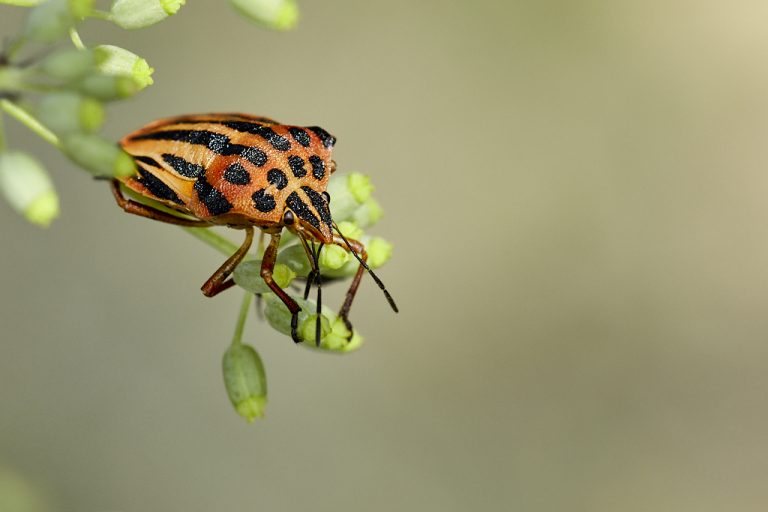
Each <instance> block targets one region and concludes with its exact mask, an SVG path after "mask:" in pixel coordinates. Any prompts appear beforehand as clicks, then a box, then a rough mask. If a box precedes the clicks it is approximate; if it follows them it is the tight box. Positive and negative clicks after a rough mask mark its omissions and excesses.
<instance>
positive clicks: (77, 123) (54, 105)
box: [37, 92, 104, 135]
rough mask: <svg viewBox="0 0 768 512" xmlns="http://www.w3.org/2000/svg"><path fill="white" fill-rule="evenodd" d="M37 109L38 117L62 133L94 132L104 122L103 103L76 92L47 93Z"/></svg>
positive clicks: (46, 124) (55, 130)
mask: <svg viewBox="0 0 768 512" xmlns="http://www.w3.org/2000/svg"><path fill="white" fill-rule="evenodd" d="M37 110H38V119H39V120H40V121H41V122H42V123H43V124H44V125H45V126H47V127H48V128H50V129H51V130H53V131H54V132H56V133H58V134H60V135H64V134H68V133H71V132H87V133H92V132H95V131H96V130H98V129H99V128H100V127H101V125H102V123H103V122H104V107H102V106H101V103H99V102H98V101H96V100H94V99H93V98H86V97H83V96H80V95H79V94H76V93H74V92H54V93H51V94H46V95H45V96H43V97H42V98H41V99H40V103H38V106H37Z"/></svg>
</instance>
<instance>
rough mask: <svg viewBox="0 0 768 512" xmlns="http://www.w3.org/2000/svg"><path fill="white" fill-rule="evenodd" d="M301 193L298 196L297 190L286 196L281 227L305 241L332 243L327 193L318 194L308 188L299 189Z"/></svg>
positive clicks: (329, 199) (331, 222)
mask: <svg viewBox="0 0 768 512" xmlns="http://www.w3.org/2000/svg"><path fill="white" fill-rule="evenodd" d="M301 192H303V193H302V194H301V195H299V193H298V190H297V191H295V192H292V193H291V194H290V195H289V196H288V198H287V200H286V202H285V205H286V206H285V211H284V212H283V225H284V226H285V227H287V228H288V229H289V230H290V231H292V232H294V233H295V234H296V235H298V236H300V237H303V238H304V239H306V240H313V241H316V242H320V243H323V244H331V243H333V231H332V229H331V226H332V224H333V220H332V219H331V210H330V207H329V203H330V201H331V197H330V195H329V194H328V192H325V191H323V192H322V193H320V192H317V191H315V190H313V189H311V188H309V187H301ZM305 198H306V199H308V201H306V200H305Z"/></svg>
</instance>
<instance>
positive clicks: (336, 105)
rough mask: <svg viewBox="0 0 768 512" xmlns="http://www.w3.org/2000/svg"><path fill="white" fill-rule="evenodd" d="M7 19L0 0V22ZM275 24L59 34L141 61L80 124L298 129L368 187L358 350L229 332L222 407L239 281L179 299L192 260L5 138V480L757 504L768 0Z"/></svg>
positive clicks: (180, 501) (435, 499)
mask: <svg viewBox="0 0 768 512" xmlns="http://www.w3.org/2000/svg"><path fill="white" fill-rule="evenodd" d="M22 14H23V10H22V9H17V8H10V7H0V34H2V35H10V34H13V33H15V27H17V25H18V23H19V22H20V20H21V17H22ZM302 16H303V18H302V22H301V25H300V27H299V28H298V29H297V30H295V31H293V32H289V33H280V34H278V33H272V32H268V31H265V30H261V29H259V28H256V27H253V26H251V25H249V24H248V23H246V22H245V21H243V20H241V19H240V18H238V17H237V15H236V14H234V13H233V12H232V11H231V10H230V9H228V8H227V7H226V5H225V4H224V2H222V1H218V0H217V1H207V2H189V4H188V5H187V6H186V7H184V8H183V9H182V10H181V11H180V12H179V14H178V15H177V16H175V17H173V18H171V19H169V20H167V21H166V22H164V23H162V24H160V25H157V26H155V27H153V28H150V29H146V30H143V31H139V32H124V31H121V30H119V29H117V28H115V27H112V26H110V25H108V24H106V23H103V24H102V23H99V22H91V23H87V24H86V25H85V26H84V28H83V31H82V34H83V37H84V39H85V41H86V43H89V44H96V43H100V42H109V43H113V44H119V45H121V46H124V47H127V48H130V49H132V50H133V51H135V52H136V53H138V54H140V55H142V56H143V57H146V58H147V59H148V60H149V61H150V64H151V65H153V66H154V67H155V68H156V69H157V71H156V73H155V85H154V86H152V87H151V88H149V89H147V90H146V91H145V92H143V93H142V94H140V95H139V96H138V97H136V98H135V99H133V100H130V101H129V102H126V103H124V104H121V105H119V106H117V107H115V108H113V109H112V110H111V114H110V121H109V126H108V130H107V131H108V133H109V134H110V135H112V136H114V137H115V138H116V139H117V138H118V137H119V136H121V135H122V134H124V133H127V132H128V131H131V130H133V129H135V128H137V127H139V126H141V125H143V124H145V123H146V122H148V121H150V120H152V119H155V118H157V117H161V116H166V115H173V114H179V113H192V112H205V111H238V110H239V111H245V112H251V113H255V114H261V115H267V116H272V117H275V118H277V119H280V120H284V121H286V122H291V123H296V124H320V125H322V126H323V127H326V128H327V129H329V130H330V131H332V132H333V133H334V134H335V135H336V136H337V137H338V139H339V143H338V145H337V147H336V151H335V157H336V160H337V162H338V163H339V168H340V169H341V170H342V171H351V170H355V171H362V172H365V173H368V174H370V175H371V176H372V177H373V180H374V183H375V185H376V186H377V191H376V197H377V198H378V199H379V200H380V202H381V203H382V204H383V205H384V207H385V211H386V218H385V219H384V220H383V221H382V222H381V223H380V224H379V225H378V226H377V227H376V228H375V229H374V232H375V233H376V234H378V235H381V236H385V237H387V238H388V239H390V240H392V241H393V242H394V243H395V245H396V248H395V255H394V258H393V260H392V261H391V262H390V263H389V264H388V265H387V266H386V267H384V268H383V269H382V270H381V272H380V275H381V276H382V278H383V279H384V280H385V282H386V283H387V285H388V287H389V288H390V289H391V290H392V292H393V294H394V295H395V297H396V298H397V300H398V302H399V305H400V306H401V310H402V312H401V313H400V314H399V315H394V314H393V313H391V311H389V309H388V307H387V305H386V302H385V301H384V299H383V298H382V297H381V296H380V293H379V292H378V290H376V289H375V287H374V286H373V285H372V283H371V281H370V280H366V282H365V284H364V286H363V290H362V292H361V295H360V297H359V301H358V302H357V303H356V306H355V308H354V320H355V322H356V325H357V327H358V328H360V329H361V331H362V332H363V334H364V335H365V336H366V345H365V346H364V347H363V348H362V349H361V350H360V351H358V352H356V353H354V354H351V355H348V356H341V357H340V356H333V355H325V354H318V353H315V352H313V351H309V350H305V349H301V348H296V347H295V346H293V343H291V342H290V341H289V340H288V339H287V338H285V337H281V336H279V335H278V334H276V333H275V332H274V331H272V330H271V329H269V328H267V327H266V326H265V325H263V324H259V323H258V322H257V321H255V320H252V321H251V323H250V325H249V326H248V329H247V336H246V339H247V341H248V342H250V343H253V344H254V345H255V346H256V347H257V348H258V350H259V351H260V352H261V354H262V357H263V359H264V361H265V364H266V365H267V371H268V377H269V384H270V404H269V409H268V417H267V418H266V419H265V420H264V421H260V422H257V423H255V424H246V423H245V422H244V421H242V420H241V419H240V418H239V417H238V416H236V415H235V413H234V412H233V411H232V410H231V406H230V404H229V402H228V400H227V398H226V395H225V393H224V389H223V384H222V382H221V375H220V358H221V355H222V353H223V351H224V349H225V348H226V346H227V344H228V342H229V339H230V336H231V333H232V329H233V325H234V321H235V317H236V315H237V309H238V304H239V300H240V294H238V293H230V294H224V295H222V296H220V297H218V298H216V299H215V300H210V299H206V298H204V297H203V296H202V295H201V294H200V293H199V291H198V287H199V286H200V284H201V283H202V281H203V280H204V279H205V278H207V277H208V275H209V273H210V272H211V271H212V270H213V269H214V268H215V267H216V266H218V264H219V263H220V262H221V256H220V255H219V254H218V253H216V252H214V251H213V250H211V249H209V248H208V247H206V246H204V245H202V244H200V243H199V242H198V241H196V240H194V239H192V238H191V237H189V236H188V235H187V234H185V233H184V232H182V231H181V230H179V229H176V228H174V227H170V226H165V225H161V224H157V223H152V222H149V221H145V220H143V219H138V218H134V217H131V216H128V215H126V214H124V213H122V212H121V211H120V210H119V209H118V208H117V207H116V206H115V204H114V203H113V201H112V199H111V197H110V195H109V193H108V191H107V188H106V186H105V185H104V184H103V183H99V182H95V181H93V180H90V179H88V177H87V175H86V174H85V173H83V172H81V171H78V170H77V169H75V168H74V166H73V165H72V164H70V163H69V162H67V161H65V159H64V158H63V157H61V156H60V155H59V154H57V153H55V152H54V151H52V150H50V149H49V148H48V147H46V145H45V144H44V143H43V142H41V141H39V140H37V139H36V138H34V137H33V136H31V135H29V134H28V133H26V132H25V131H24V129H22V128H15V127H14V128H12V130H11V133H10V137H11V142H12V143H13V144H14V145H15V146H16V147H17V148H23V149H27V150H32V151H34V152H35V153H36V154H37V155H39V156H40V157H41V158H43V159H44V161H45V163H46V165H47V166H48V167H49V168H50V169H51V170H53V171H54V178H55V181H56V184H57V186H58V188H59V191H60V193H61V197H62V203H63V204H62V206H63V215H62V217H61V218H60V219H59V220H58V221H56V223H55V224H54V225H53V226H52V227H51V228H50V229H48V230H41V229H38V228H36V227H32V226H30V225H28V224H27V223H26V222H25V221H24V220H23V219H21V218H19V217H18V216H17V215H16V214H15V213H13V212H12V211H11V209H10V208H9V207H8V206H7V205H5V204H0V262H1V263H2V264H0V285H1V286H0V326H2V329H0V333H1V334H0V338H1V340H2V342H1V343H0V466H3V467H4V468H5V469H4V470H3V471H4V473H3V474H5V475H6V476H5V477H4V478H5V479H4V482H5V485H6V488H11V487H13V485H14V484H12V483H9V482H11V481H12V480H13V481H18V480H19V479H21V480H23V481H24V482H26V484H25V485H28V486H29V487H30V488H32V489H37V490H39V492H41V493H42V497H41V499H42V500H44V502H46V503H47V504H48V507H49V508H45V506H43V509H45V510H63V511H127V512H130V511H146V510H168V511H177V510H178V511H182V510H183V511H201V512H202V511H210V510H249V509H257V508H258V509H260V510H297V511H298V510H312V511H313V512H324V511H335V512H338V511H343V510H353V509H354V510H367V511H385V510H386V511H389V510H420V511H424V512H426V511H433V510H434V511H451V510H456V511H464V510H536V511H552V510H570V511H616V510H621V511H630V512H631V511H655V512H659V511H676V512H679V511H696V512H705V511H722V510H739V511H758V510H760V511H762V510H765V509H766V507H768V485H766V478H768V403H767V400H766V396H767V395H768V393H767V390H768V228H767V227H766V221H765V219H766V218H768V203H767V202H766V200H765V198H766V193H767V192H768V169H767V167H768V144H766V136H768V30H766V27H768V3H766V2H764V1H760V0H735V1H732V2H691V1H686V0H666V1H663V2H661V1H650V2H648V1H640V0H618V1H617V0H591V1H587V0H584V1H565V0H560V1H557V0H551V1H532V0H526V1H522V0H520V1H508V2H507V1H504V2H502V1H494V0H490V1H488V0H487V1H478V2H454V1H443V0H440V1H438V0H429V1H421V2H412V1H406V0H390V1H387V2H360V1H355V0H328V1H323V2H312V1H305V2H303V3H302ZM337 294H338V292H337ZM337 296H338V295H337ZM10 475H14V476H13V477H12V476H10ZM14 479H15V480H14ZM3 512H5V511H3Z"/></svg>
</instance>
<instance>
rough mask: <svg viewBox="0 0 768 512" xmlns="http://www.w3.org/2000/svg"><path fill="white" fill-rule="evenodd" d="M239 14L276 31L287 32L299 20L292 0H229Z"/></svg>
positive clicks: (296, 8) (297, 11) (297, 10)
mask: <svg viewBox="0 0 768 512" xmlns="http://www.w3.org/2000/svg"><path fill="white" fill-rule="evenodd" d="M229 3H231V4H232V6H233V7H234V8H235V10H237V11H238V12H239V13H240V14H242V15H243V16H245V17H246V18H249V19H251V20H253V21H255V22H257V23H261V24H262V25H265V26H267V27H269V28H273V29H276V30H288V29H290V28H293V27H295V26H296V22H297V21H298V20H299V6H298V5H296V2H295V1H294V0H230V1H229Z"/></svg>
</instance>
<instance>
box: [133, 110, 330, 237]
mask: <svg viewBox="0 0 768 512" xmlns="http://www.w3.org/2000/svg"><path fill="white" fill-rule="evenodd" d="M334 142H335V139H333V137H332V136H330V135H329V134H328V133H327V132H325V131H324V130H322V129H320V128H316V127H313V128H303V127H296V126H286V125H280V124H276V123H274V122H273V121H270V120H268V119H265V118H258V117H252V116H245V115H242V114H226V115H217V114H206V115H200V116H185V117H180V118H172V119H167V120H161V121H157V122H155V123H152V124H150V125H148V126H146V127H145V128H142V129H141V130H139V131H137V132H134V133H132V134H130V135H128V136H127V137H125V138H124V139H123V140H122V141H121V145H122V146H123V148H124V149H125V150H126V151H127V152H128V153H129V154H131V155H132V156H133V157H134V158H135V160H136V163H137V167H138V172H137V175H136V176H133V177H130V178H127V179H125V180H123V182H124V183H125V185H126V186H128V187H129V188H131V189H133V190H135V191H136V192H138V193H140V194H142V195H145V196H147V197H151V198H153V199H156V200H158V201H160V202H163V203H164V204H166V205H168V206H170V207H172V208H174V209H176V210H178V211H180V212H182V213H187V214H189V215H192V216H194V217H197V218H199V219H203V220H209V221H210V222H211V223H215V224H224V223H227V224H256V225H266V224H270V223H279V222H280V219H281V216H282V213H283V210H284V205H285V199H286V197H288V196H289V195H290V194H291V193H292V192H294V191H296V190H297V189H300V188H301V187H310V188H312V189H313V190H317V191H320V192H322V191H323V190H325V187H326V184H327V182H328V178H329V174H330V170H331V159H330V156H331V148H332V146H333V143H334Z"/></svg>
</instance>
